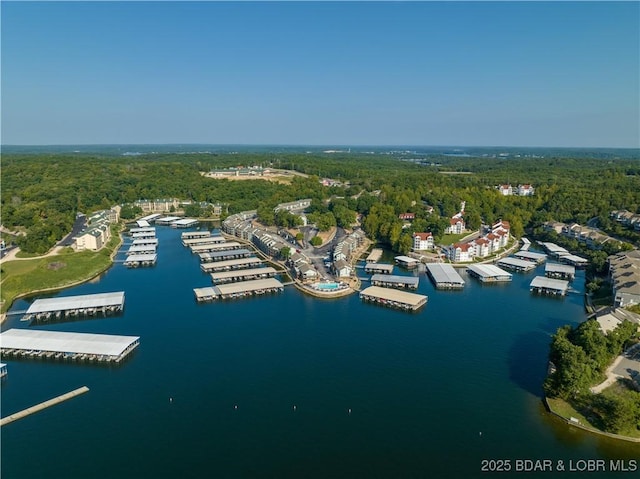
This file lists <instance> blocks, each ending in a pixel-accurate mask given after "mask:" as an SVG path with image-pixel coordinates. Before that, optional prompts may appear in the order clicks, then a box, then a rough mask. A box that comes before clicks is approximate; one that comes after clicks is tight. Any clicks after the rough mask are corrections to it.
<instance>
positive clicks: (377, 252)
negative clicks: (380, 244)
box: [367, 248, 382, 263]
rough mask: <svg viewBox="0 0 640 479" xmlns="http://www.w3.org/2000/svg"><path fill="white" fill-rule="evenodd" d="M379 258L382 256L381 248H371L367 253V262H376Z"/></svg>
mask: <svg viewBox="0 0 640 479" xmlns="http://www.w3.org/2000/svg"><path fill="white" fill-rule="evenodd" d="M380 258H382V249H380V248H374V249H372V250H371V253H369V256H367V263H377V262H378V261H380Z"/></svg>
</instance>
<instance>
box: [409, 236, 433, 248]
mask: <svg viewBox="0 0 640 479" xmlns="http://www.w3.org/2000/svg"><path fill="white" fill-rule="evenodd" d="M433 248H434V243H433V235H432V234H431V233H413V250H414V251H424V250H432V249H433Z"/></svg>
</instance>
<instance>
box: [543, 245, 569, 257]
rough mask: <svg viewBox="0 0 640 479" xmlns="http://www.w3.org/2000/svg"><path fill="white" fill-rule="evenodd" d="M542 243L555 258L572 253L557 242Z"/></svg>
mask: <svg viewBox="0 0 640 479" xmlns="http://www.w3.org/2000/svg"><path fill="white" fill-rule="evenodd" d="M541 244H542V246H544V248H545V249H546V250H547V252H548V253H549V254H550V255H551V256H553V257H555V258H559V257H560V256H566V255H569V254H571V253H569V251H567V250H566V249H565V248H563V247H562V246H558V245H557V244H555V243H549V242H544V243H541Z"/></svg>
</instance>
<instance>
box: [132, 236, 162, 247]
mask: <svg viewBox="0 0 640 479" xmlns="http://www.w3.org/2000/svg"><path fill="white" fill-rule="evenodd" d="M149 245H154V246H156V247H157V246H158V238H144V239H134V240H133V242H132V243H131V246H149Z"/></svg>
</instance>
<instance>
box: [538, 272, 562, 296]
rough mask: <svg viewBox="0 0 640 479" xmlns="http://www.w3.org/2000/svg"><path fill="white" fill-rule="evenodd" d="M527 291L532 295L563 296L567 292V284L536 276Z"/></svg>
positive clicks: (558, 280)
mask: <svg viewBox="0 0 640 479" xmlns="http://www.w3.org/2000/svg"><path fill="white" fill-rule="evenodd" d="M529 290H530V291H531V292H532V293H540V294H552V295H559V296H564V295H565V294H567V291H568V290H569V282H568V281H564V280H561V279H552V278H546V277H544V276H536V277H535V278H533V281H531V285H529Z"/></svg>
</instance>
